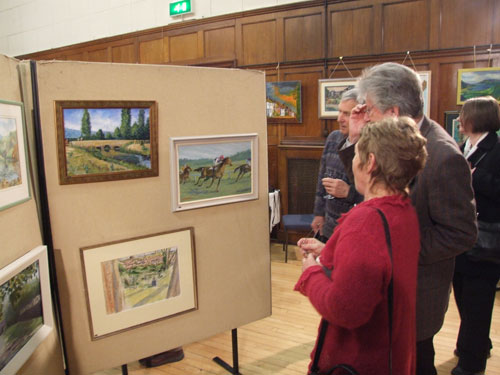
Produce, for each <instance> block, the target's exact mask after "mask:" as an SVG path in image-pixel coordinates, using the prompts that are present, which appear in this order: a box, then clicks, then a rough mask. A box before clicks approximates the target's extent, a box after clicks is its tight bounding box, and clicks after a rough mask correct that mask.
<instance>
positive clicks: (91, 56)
mask: <svg viewBox="0 0 500 375" xmlns="http://www.w3.org/2000/svg"><path fill="white" fill-rule="evenodd" d="M109 52H110V51H109V48H107V47H105V48H102V47H101V46H98V47H97V48H93V49H90V48H89V51H88V61H92V62H107V61H110V60H111V58H110V57H111V55H110V53H109Z"/></svg>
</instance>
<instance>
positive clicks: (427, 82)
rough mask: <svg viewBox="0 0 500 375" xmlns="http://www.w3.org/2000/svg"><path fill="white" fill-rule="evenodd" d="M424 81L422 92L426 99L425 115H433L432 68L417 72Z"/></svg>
mask: <svg viewBox="0 0 500 375" xmlns="http://www.w3.org/2000/svg"><path fill="white" fill-rule="evenodd" d="M417 73H418V75H419V76H420V79H421V81H422V93H423V99H424V115H426V116H427V117H430V115H431V74H432V72H431V71H430V70H425V71H421V72H417Z"/></svg>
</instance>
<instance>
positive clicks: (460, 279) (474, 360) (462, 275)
mask: <svg viewBox="0 0 500 375" xmlns="http://www.w3.org/2000/svg"><path fill="white" fill-rule="evenodd" d="M498 280H499V275H498V273H497V274H495V273H490V272H483V273H469V272H460V271H457V270H456V271H455V275H454V277H453V292H454V294H455V301H456V303H457V307H458V312H459V313H460V330H459V332H458V338H457V351H458V353H459V355H460V359H459V361H458V365H459V366H460V367H462V368H463V369H464V370H467V371H471V372H479V371H483V370H484V369H486V359H487V356H488V353H489V351H490V349H491V340H490V326H491V316H492V313H493V305H494V303H495V293H496V286H497V283H498Z"/></svg>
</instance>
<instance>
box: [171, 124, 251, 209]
mask: <svg viewBox="0 0 500 375" xmlns="http://www.w3.org/2000/svg"><path fill="white" fill-rule="evenodd" d="M170 153H171V157H170V160H171V167H170V171H171V186H172V189H171V193H172V211H174V212H175V211H182V210H189V209H193V208H201V207H208V206H214V205H219V204H225V203H234V202H241V201H246V200H251V199H257V198H258V185H259V184H258V175H259V170H258V165H259V163H258V154H259V153H258V143H257V134H240V135H220V136H206V137H179V138H171V141H170Z"/></svg>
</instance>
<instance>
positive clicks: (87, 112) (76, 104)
mask: <svg viewBox="0 0 500 375" xmlns="http://www.w3.org/2000/svg"><path fill="white" fill-rule="evenodd" d="M55 105H56V122H57V149H58V150H57V151H58V161H59V182H60V183H61V185H66V184H78V183H87V182H100V181H113V180H124V179H130V178H141V177H152V176H158V137H157V134H158V125H157V105H156V102H154V101H56V103H55Z"/></svg>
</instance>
